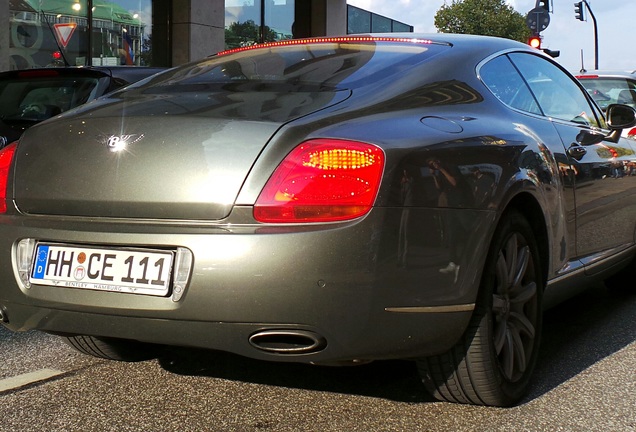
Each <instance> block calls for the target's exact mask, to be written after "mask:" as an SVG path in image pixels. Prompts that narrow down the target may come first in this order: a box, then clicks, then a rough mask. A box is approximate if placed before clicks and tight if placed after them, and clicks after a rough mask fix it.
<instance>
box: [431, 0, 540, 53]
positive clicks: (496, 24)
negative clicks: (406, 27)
mask: <svg viewBox="0 0 636 432" xmlns="http://www.w3.org/2000/svg"><path fill="white" fill-rule="evenodd" d="M435 27H437V30H438V31H439V32H441V33H462V34H476V35H486V36H498V37H503V38H507V39H513V40H517V41H519V42H524V43H525V42H527V40H528V38H529V37H530V34H531V31H530V29H529V28H528V26H527V25H526V19H525V16H523V15H521V14H520V13H518V12H516V11H515V10H514V9H513V8H512V7H511V6H509V5H507V4H506V2H505V0H452V3H451V4H450V5H449V4H446V2H444V5H443V6H442V7H441V8H439V10H438V11H437V13H436V14H435Z"/></svg>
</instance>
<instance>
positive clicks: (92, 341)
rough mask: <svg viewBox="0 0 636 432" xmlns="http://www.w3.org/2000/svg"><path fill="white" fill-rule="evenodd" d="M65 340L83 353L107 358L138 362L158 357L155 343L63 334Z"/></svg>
mask: <svg viewBox="0 0 636 432" xmlns="http://www.w3.org/2000/svg"><path fill="white" fill-rule="evenodd" d="M62 337H63V339H64V341H65V342H66V343H67V344H69V345H70V346H71V347H73V348H74V349H75V350H77V351H79V352H81V353H82V354H87V355H90V356H93V357H99V358H103V359H107V360H117V361H125V362H137V361H143V360H150V359H152V358H155V357H157V349H156V347H155V346H154V345H151V344H145V343H142V342H138V341H133V340H126V339H116V338H104V337H96V336H62Z"/></svg>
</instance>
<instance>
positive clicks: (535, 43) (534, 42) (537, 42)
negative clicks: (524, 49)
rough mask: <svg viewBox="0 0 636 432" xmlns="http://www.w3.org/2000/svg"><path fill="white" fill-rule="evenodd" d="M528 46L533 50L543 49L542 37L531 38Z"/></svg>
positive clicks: (533, 36) (534, 36)
mask: <svg viewBox="0 0 636 432" xmlns="http://www.w3.org/2000/svg"><path fill="white" fill-rule="evenodd" d="M528 45H530V46H531V47H532V48H536V49H541V36H539V35H532V36H530V39H528Z"/></svg>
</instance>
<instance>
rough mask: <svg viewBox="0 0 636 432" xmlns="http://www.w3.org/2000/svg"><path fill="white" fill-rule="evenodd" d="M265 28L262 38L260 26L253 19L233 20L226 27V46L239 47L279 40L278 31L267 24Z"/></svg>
mask: <svg viewBox="0 0 636 432" xmlns="http://www.w3.org/2000/svg"><path fill="white" fill-rule="evenodd" d="M263 30H264V33H265V37H264V38H263V39H262V40H261V38H260V28H259V26H257V25H256V23H255V22H254V21H253V20H247V21H245V22H233V23H232V24H230V25H229V27H228V28H226V29H225V45H226V48H237V47H242V46H249V45H254V44H257V43H263V42H273V41H275V40H277V37H276V32H274V31H273V30H272V29H270V28H269V27H268V26H265V27H264V29H263Z"/></svg>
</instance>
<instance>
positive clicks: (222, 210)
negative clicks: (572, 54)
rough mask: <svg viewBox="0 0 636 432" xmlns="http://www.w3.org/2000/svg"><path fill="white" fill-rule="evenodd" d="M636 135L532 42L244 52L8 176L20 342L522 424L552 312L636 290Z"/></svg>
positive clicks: (326, 44) (60, 133) (55, 131)
mask: <svg viewBox="0 0 636 432" xmlns="http://www.w3.org/2000/svg"><path fill="white" fill-rule="evenodd" d="M635 125H636V112H635V111H634V110H633V109H632V108H630V107H629V106H625V105H609V106H607V109H606V113H605V114H603V112H602V111H601V109H600V108H599V107H598V106H597V105H596V104H595V102H594V101H593V100H592V98H591V96H590V95H589V94H588V92H587V91H586V90H585V89H584V88H583V87H582V86H581V84H580V83H579V82H578V81H577V80H576V79H575V78H574V77H573V76H572V75H571V74H569V73H568V72H567V71H565V70H563V68H562V67H561V66H560V65H559V64H557V63H556V62H554V61H553V60H552V59H551V58H549V57H547V56H546V55H544V54H543V53H540V52H537V50H535V49H533V48H530V47H529V46H527V45H526V44H523V43H518V42H514V41H511V40H508V39H499V38H489V37H480V36H471V35H452V34H442V33H440V34H431V35H418V34H413V33H408V34H402V35H400V34H392V35H366V36H365V35H355V36H354V35H351V36H344V37H327V38H315V39H307V40H302V39H299V40H288V41H282V42H274V43H268V44H264V45H260V46H259V45H257V46H251V47H245V48H237V49H234V50H229V51H225V52H222V53H219V54H217V55H214V56H212V57H210V58H206V59H203V60H201V61H199V62H195V63H192V64H189V65H184V66H181V67H177V68H174V69H171V70H169V71H166V72H165V73H162V74H159V75H156V76H154V77H151V78H150V79H148V80H145V81H144V82H142V83H138V84H134V85H132V86H128V87H127V88H125V89H121V90H118V91H115V92H112V93H110V94H109V95H107V96H105V97H102V98H99V99H98V100H96V101H94V102H92V103H90V104H86V105H84V106H81V107H78V108H76V109H75V110H73V111H72V112H68V113H66V114H61V115H60V116H58V117H57V118H55V119H51V120H49V121H47V122H44V123H42V124H39V125H35V126H33V127H32V128H30V129H29V130H27V131H26V132H25V133H24V135H23V136H22V138H21V139H20V140H19V142H17V143H14V144H12V145H9V146H7V147H5V148H4V149H2V150H1V151H0V262H2V263H4V265H3V266H0V321H1V322H2V324H4V325H5V326H7V327H8V328H9V329H12V330H15V331H24V330H30V329H37V330H41V331H45V332H49V333H52V334H56V335H59V336H61V337H62V338H64V339H65V340H66V341H67V342H68V343H69V344H71V345H72V346H73V347H74V348H75V349H77V350H79V351H81V352H83V353H86V354H90V355H94V356H98V357H102V358H108V359H114V360H139V359H143V358H148V357H150V356H152V355H156V351H154V349H153V348H154V347H156V346H158V345H166V344H168V345H175V346H190V347H201V348H208V349H215V350H224V351H229V352H233V353H236V354H240V355H244V356H248V357H253V358H256V359H261V360H270V361H281V362H304V363H313V364H325V365H345V364H360V363H364V362H367V361H371V360H377V359H395V358H404V359H412V360H415V361H416V362H417V366H418V369H419V372H420V374H421V379H422V381H423V383H424V385H425V387H426V389H428V391H430V392H431V394H433V395H434V396H435V397H437V398H438V399H440V400H446V401H453V402H460V403H472V404H481V405H497V406H507V405H511V404H514V403H516V402H518V401H519V400H520V398H522V397H523V395H524V394H525V392H526V391H527V389H528V387H529V385H531V379H532V373H533V370H534V367H535V363H536V360H537V354H538V350H539V345H540V340H541V333H542V311H543V310H544V308H546V307H549V306H551V305H554V304H556V303H558V302H560V301H563V300H564V299H566V298H568V297H570V296H572V295H574V294H576V293H577V292H579V291H580V290H581V289H583V288H585V287H587V286H589V284H590V283H591V282H594V281H598V280H601V279H605V278H607V277H610V276H613V277H615V278H621V277H625V278H629V277H630V276H631V273H629V272H633V271H634V269H635V266H634V257H635V254H636V244H635V240H634V232H635V231H636V193H634V192H635V191H636V177H625V178H624V179H622V180H621V181H614V180H611V175H612V173H613V171H614V165H615V164H616V163H622V164H624V163H627V162H633V161H634V160H636V148H635V147H634V142H633V141H631V140H626V139H623V138H622V137H621V131H622V129H624V128H627V127H634V126H635ZM621 271H624V272H625V273H623V272H621ZM627 280H629V279H627ZM629 284H633V280H632V281H630V282H629ZM630 286H632V285H630ZM581 313H585V311H581ZM555 361H558V359H555Z"/></svg>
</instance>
